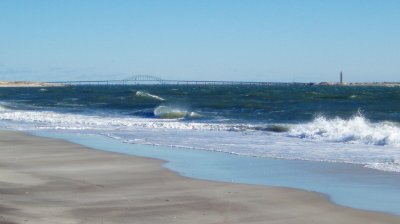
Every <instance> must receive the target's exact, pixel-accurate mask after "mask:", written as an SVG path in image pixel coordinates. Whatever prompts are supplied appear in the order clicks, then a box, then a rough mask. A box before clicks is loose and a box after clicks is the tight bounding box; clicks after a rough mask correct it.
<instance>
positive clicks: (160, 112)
mask: <svg viewBox="0 0 400 224" xmlns="http://www.w3.org/2000/svg"><path fill="white" fill-rule="evenodd" d="M153 113H154V116H156V117H158V118H163V119H181V118H199V117H201V115H200V114H198V113H196V112H190V111H187V110H182V109H178V108H171V107H167V106H158V107H157V108H156V109H154V112H153Z"/></svg>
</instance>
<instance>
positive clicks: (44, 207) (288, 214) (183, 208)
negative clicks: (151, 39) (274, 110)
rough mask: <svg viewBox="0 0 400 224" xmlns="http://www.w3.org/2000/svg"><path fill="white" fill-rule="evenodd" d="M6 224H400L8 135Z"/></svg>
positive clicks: (1, 211)
mask: <svg viewBox="0 0 400 224" xmlns="http://www.w3.org/2000/svg"><path fill="white" fill-rule="evenodd" d="M0 146H1V151H0V167H1V169H0V198H1V200H0V223H2V224H12V223H41V224H47V223H49V224H57V223H99V224H100V223H363V224H364V223H400V217H398V216H392V215H387V214H381V213H375V212H367V211H360V210H356V209H350V208H344V207H341V206H337V205H334V204H332V203H330V202H329V201H328V199H327V198H325V197H324V196H321V195H319V194H315V193H311V192H304V191H299V190H293V189H286V188H275V187H261V186H251V185H240V184H230V183H219V182H210V181H202V180H193V179H189V178H185V177H181V176H179V175H177V174H176V173H174V172H171V171H168V170H166V169H165V168H163V167H162V164H163V161H159V160H154V159H147V158H139V157H134V156H128V155H122V154H116V153H108V152H103V151H97V150H94V149H89V148H85V147H82V146H80V145H76V144H72V143H68V142H64V141H60V140H53V139H45V138H39V137H32V136H28V135H26V134H23V133H19V132H6V131H1V132H0Z"/></svg>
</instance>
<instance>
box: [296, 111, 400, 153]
mask: <svg viewBox="0 0 400 224" xmlns="http://www.w3.org/2000/svg"><path fill="white" fill-rule="evenodd" d="M289 136H291V137H298V138H304V139H310V140H317V141H327V142H343V143H358V144H367V145H380V146H384V145H391V146H400V127H399V125H398V124H397V123H394V122H377V123H373V122H370V121H369V120H368V119H366V118H365V117H364V116H363V115H362V114H357V115H355V116H353V117H351V118H350V119H348V120H346V119H342V118H334V119H328V118H326V117H323V116H320V117H317V118H316V119H314V120H313V121H312V122H310V123H305V124H300V125H294V126H292V128H291V129H290V131H289Z"/></svg>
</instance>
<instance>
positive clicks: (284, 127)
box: [0, 84, 400, 214]
mask: <svg viewBox="0 0 400 224" xmlns="http://www.w3.org/2000/svg"><path fill="white" fill-rule="evenodd" d="M398 102H400V88H397V87H392V88H391V87H354V86H307V85H300V84H297V85H279V86H172V85H168V86H151V85H142V86H70V87H55V88H0V128H3V129H14V130H20V131H25V132H29V133H34V134H37V135H41V136H47V137H55V138H63V139H66V140H69V141H72V142H76V143H79V144H83V145H87V146H89V147H93V148H97V149H101V150H107V151H116V152H121V153H127V154H133V155H141V156H148V157H153V158H159V159H163V160H166V161H169V163H168V164H166V166H167V167H168V168H170V169H172V170H175V171H176V172H179V173H181V174H182V175H185V176H189V177H195V178H202V179H209V180H221V181H228V182H238V183H249V184H261V185H273V186H285V187H292V188H299V189H304V190H309V191H316V192H320V193H323V194H326V195H327V197H329V198H330V199H331V200H332V201H334V202H335V203H338V204H341V205H344V206H349V207H354V208H361V209H367V210H374V211H382V212H388V213H393V214H400V207H399V202H400V198H399V197H400V178H399V177H400V126H399V122H400V104H399V103H398Z"/></svg>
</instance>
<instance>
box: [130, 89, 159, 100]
mask: <svg viewBox="0 0 400 224" xmlns="http://www.w3.org/2000/svg"><path fill="white" fill-rule="evenodd" d="M135 95H136V96H139V97H143V98H149V99H154V100H159V101H165V99H164V98H162V97H159V96H157V95H153V94H150V93H147V92H145V91H136V94H135Z"/></svg>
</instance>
